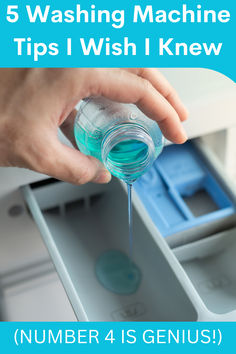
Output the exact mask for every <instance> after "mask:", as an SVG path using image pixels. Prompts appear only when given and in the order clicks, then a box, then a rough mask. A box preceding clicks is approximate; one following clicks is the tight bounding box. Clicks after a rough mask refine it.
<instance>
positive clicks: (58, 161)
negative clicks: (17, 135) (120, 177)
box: [39, 140, 111, 185]
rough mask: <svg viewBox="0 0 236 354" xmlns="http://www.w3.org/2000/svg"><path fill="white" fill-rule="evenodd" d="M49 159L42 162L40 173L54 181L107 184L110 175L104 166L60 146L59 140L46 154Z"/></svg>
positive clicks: (93, 159)
mask: <svg viewBox="0 0 236 354" xmlns="http://www.w3.org/2000/svg"><path fill="white" fill-rule="evenodd" d="M47 156H48V157H49V156H50V158H48V159H46V160H44V162H43V166H42V169H41V171H39V172H42V173H45V174H47V175H49V176H52V177H54V178H56V179H60V180H63V181H65V182H69V183H73V184H78V185H80V184H85V183H88V182H94V183H108V182H110V180H111V174H110V173H109V171H108V170H107V169H106V168H105V167H104V165H103V164H102V163H101V162H100V161H99V160H97V159H95V158H94V157H91V156H86V155H84V154H82V153H81V152H80V151H78V150H76V149H73V148H70V147H68V146H66V145H64V144H62V143H61V142H60V141H59V140H56V142H55V143H54V144H53V145H51V147H50V151H48V152H47Z"/></svg>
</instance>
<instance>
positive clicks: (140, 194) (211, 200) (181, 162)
mask: <svg viewBox="0 0 236 354" xmlns="http://www.w3.org/2000/svg"><path fill="white" fill-rule="evenodd" d="M134 189H135V192H136V203H137V204H141V205H142V206H143V207H144V209H145V210H146V212H147V214H148V215H149V216H150V218H151V221H152V222H153V224H154V225H155V226H156V228H157V229H158V230H159V231H160V233H161V235H162V236H163V238H164V239H165V240H166V241H167V243H168V244H169V246H170V247H172V248H175V247H178V246H181V245H184V244H186V243H189V242H192V241H196V240H198V239H200V238H203V237H207V236H209V235H212V234H215V233H217V232H220V231H223V230H225V229H228V228H231V227H233V226H234V225H236V214H235V210H236V208H235V205H236V202H235V201H236V198H235V186H233V183H232V182H231V181H229V180H228V178H227V176H226V175H225V171H224V169H223V167H222V166H221V164H220V163H219V161H218V159H217V158H216V156H215V155H214V154H213V153H212V152H211V150H209V148H207V146H206V145H205V144H203V143H202V142H201V140H198V141H189V142H187V143H186V144H183V145H170V146H167V147H165V148H164V151H163V153H162V154H161V155H160V156H159V157H158V159H157V160H156V161H155V163H154V165H153V166H152V168H151V169H150V170H149V171H148V172H147V173H146V174H145V175H143V176H142V177H141V178H139V179H138V180H137V181H136V182H135V183H134Z"/></svg>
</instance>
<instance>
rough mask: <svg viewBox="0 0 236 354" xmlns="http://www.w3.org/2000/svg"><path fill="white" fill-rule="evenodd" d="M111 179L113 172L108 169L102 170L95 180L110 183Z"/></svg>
mask: <svg viewBox="0 0 236 354" xmlns="http://www.w3.org/2000/svg"><path fill="white" fill-rule="evenodd" d="M110 180H111V174H110V172H109V171H108V170H105V169H103V170H101V171H100V172H99V173H98V175H97V177H96V178H95V179H94V180H93V182H95V183H108V182H110Z"/></svg>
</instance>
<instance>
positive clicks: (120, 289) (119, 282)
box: [95, 250, 141, 295]
mask: <svg viewBox="0 0 236 354" xmlns="http://www.w3.org/2000/svg"><path fill="white" fill-rule="evenodd" d="M95 272H96V276H97V279H98V281H99V282H100V283H101V284H102V285H103V286H104V287H105V288H106V289H107V290H109V291H111V292H113V293H116V294H119V295H130V294H133V293H135V292H136V291H137V290H138V288H139V285H140V282H141V271H140V269H139V268H138V267H137V265H136V264H135V263H134V262H132V261H131V259H130V258H129V257H128V256H127V255H126V254H125V253H123V252H121V251H119V250H109V251H106V252H104V253H103V254H102V255H101V256H100V257H99V258H98V260H97V262H96V265H95Z"/></svg>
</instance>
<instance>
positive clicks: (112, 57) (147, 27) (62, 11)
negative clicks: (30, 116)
mask: <svg viewBox="0 0 236 354" xmlns="http://www.w3.org/2000/svg"><path fill="white" fill-rule="evenodd" d="M0 31H1V56H0V66H1V67H202V68H209V69H212V70H216V71H219V72H222V73H223V74H225V75H227V76H228V77H230V78H231V79H233V80H234V81H236V66H235V59H236V45H235V32H236V1H235V0H224V1H218V0H217V1H216V0H158V1H154V0H129V1H127V0H119V1H117V2H114V1H105V0H92V1H88V0H86V1H85V0H81V1H79V0H78V1H76V0H66V1H61V0H34V1H29V0H18V1H17V0H8V1H6V0H1V2H0Z"/></svg>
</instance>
